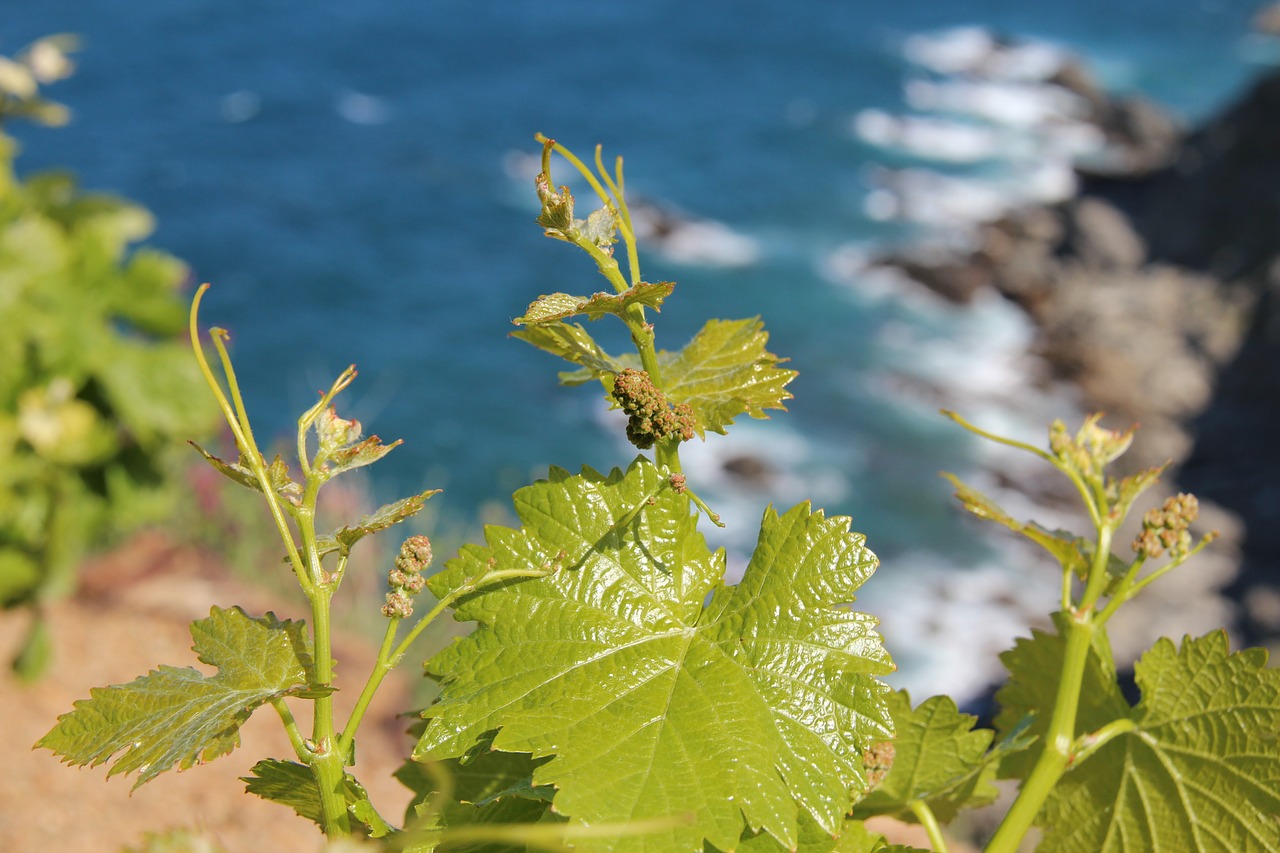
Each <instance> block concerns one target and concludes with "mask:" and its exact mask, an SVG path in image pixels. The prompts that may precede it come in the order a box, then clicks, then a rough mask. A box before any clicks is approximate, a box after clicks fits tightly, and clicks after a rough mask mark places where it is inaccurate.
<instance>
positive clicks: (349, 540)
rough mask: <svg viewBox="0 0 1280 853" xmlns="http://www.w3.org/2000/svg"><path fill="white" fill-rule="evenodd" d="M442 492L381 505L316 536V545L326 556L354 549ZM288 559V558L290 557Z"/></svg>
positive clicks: (417, 510) (429, 491) (416, 510)
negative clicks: (356, 518)
mask: <svg viewBox="0 0 1280 853" xmlns="http://www.w3.org/2000/svg"><path fill="white" fill-rule="evenodd" d="M439 493H440V489H430V490H428V491H425V492H422V493H421V494H417V495H410V496H409V497H407V498H401V499H400V500H398V501H394V502H392V503H389V504H385V505H383V506H380V507H378V508H377V509H376V510H374V511H373V512H372V513H370V514H368V515H362V516H360V518H359V520H357V521H356V522H355V523H354V524H348V525H345V526H343V527H339V528H338V529H337V530H335V531H333V532H332V533H327V534H325V535H323V536H318V537H316V548H317V549H318V550H319V552H320V556H321V557H323V556H325V555H326V554H331V553H333V552H335V551H347V552H348V553H349V552H350V551H351V548H352V547H353V546H354V545H355V544H356V543H357V542H359V541H360V540H361V539H363V538H364V537H366V536H368V535H370V534H371V533H377V532H378V531H380V530H386V529H387V528H388V527H393V526H395V525H397V524H399V523H400V522H402V521H404V520H406V519H409V518H412V517H413V516H415V515H417V514H418V513H419V512H421V511H422V508H423V507H424V506H425V505H426V503H427V499H428V498H430V497H431V496H432V495H436V494H439ZM286 559H288V558H287V557H286Z"/></svg>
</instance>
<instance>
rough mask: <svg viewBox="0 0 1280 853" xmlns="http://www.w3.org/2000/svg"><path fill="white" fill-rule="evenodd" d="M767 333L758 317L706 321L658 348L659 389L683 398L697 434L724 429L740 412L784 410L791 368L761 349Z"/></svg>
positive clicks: (671, 396)
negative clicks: (682, 341) (678, 343)
mask: <svg viewBox="0 0 1280 853" xmlns="http://www.w3.org/2000/svg"><path fill="white" fill-rule="evenodd" d="M768 340H769V335H768V333H767V332H765V331H764V324H763V323H762V322H761V321H760V318H758V317H755V318H751V319H748V320H710V321H708V322H707V324H706V325H705V326H703V327H702V330H701V331H700V332H698V334H696V335H694V337H693V340H691V341H689V343H688V344H686V345H685V347H684V349H682V350H680V351H679V352H678V353H669V352H660V353H658V361H659V363H660V364H661V366H662V390H663V392H664V393H665V394H666V395H667V399H668V400H670V401H671V402H672V403H688V404H689V405H690V406H692V407H693V411H694V414H695V415H696V417H697V423H698V427H697V429H698V435H699V437H705V436H706V430H711V431H712V432H718V433H724V432H725V427H727V426H728V425H729V424H731V423H733V419H734V418H735V417H737V416H738V415H741V414H744V413H745V414H748V415H750V416H751V417H753V418H767V417H768V415H766V414H765V412H764V410H765V409H783V410H785V409H786V406H784V405H782V403H783V401H784V400H790V399H791V394H790V393H789V392H788V391H787V390H786V386H787V383H789V382H790V381H791V380H792V379H794V378H795V377H796V375H797V374H796V372H795V371H794V370H783V369H781V368H779V367H778V364H779V363H780V362H781V361H783V359H780V358H778V357H777V356H776V355H774V354H773V353H771V352H769V351H767V350H766V349H765V344H766V343H767V342H768Z"/></svg>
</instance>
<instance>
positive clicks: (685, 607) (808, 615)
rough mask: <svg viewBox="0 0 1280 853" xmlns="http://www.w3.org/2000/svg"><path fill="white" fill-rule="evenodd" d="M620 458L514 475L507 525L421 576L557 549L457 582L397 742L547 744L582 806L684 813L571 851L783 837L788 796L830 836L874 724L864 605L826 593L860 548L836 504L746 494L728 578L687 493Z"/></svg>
mask: <svg viewBox="0 0 1280 853" xmlns="http://www.w3.org/2000/svg"><path fill="white" fill-rule="evenodd" d="M665 485H666V480H665V478H664V477H662V476H661V475H660V474H659V472H658V471H657V469H656V468H655V467H654V466H653V464H652V463H650V462H648V461H647V460H645V459H644V458H642V457H641V458H638V459H637V460H636V461H635V462H633V463H632V465H631V467H630V468H629V469H628V471H627V472H626V474H625V475H624V474H623V473H622V472H620V471H617V470H615V471H613V472H612V473H611V474H610V475H608V476H607V477H606V476H603V475H601V474H598V473H596V472H594V471H592V470H590V469H584V471H583V473H582V474H581V475H580V476H573V475H570V474H569V473H568V472H566V471H563V470H560V469H554V468H553V469H552V470H551V473H550V476H549V479H547V480H543V481H540V482H538V483H535V484H534V485H532V486H529V487H527V488H524V489H521V490H520V491H518V492H517V493H516V495H515V504H516V511H517V514H518V515H519V517H520V519H521V520H522V521H523V522H524V524H525V526H524V527H523V528H521V529H519V530H512V529H508V528H500V527H490V528H488V529H487V530H486V541H487V543H488V544H487V547H480V546H467V547H466V548H464V549H463V550H462V552H461V554H460V556H459V557H458V558H457V559H455V560H453V561H451V562H450V563H449V564H448V565H447V566H446V568H445V570H444V571H443V572H441V573H439V574H437V575H435V576H434V577H433V578H432V579H431V581H430V584H431V588H432V591H433V592H434V593H435V594H436V595H437V596H440V595H444V594H447V593H448V592H449V591H450V590H452V589H456V588H458V587H459V586H460V585H462V584H464V583H466V582H467V580H468V579H469V578H475V577H479V576H480V575H482V574H484V573H485V572H487V571H491V570H494V569H497V570H501V569H506V568H522V567H530V566H534V567H537V566H544V565H560V566H562V567H563V568H561V569H560V570H559V571H558V572H556V573H554V574H552V575H549V576H547V577H544V578H537V579H526V580H520V581H512V582H507V583H505V584H500V585H494V586H486V587H483V588H481V589H480V590H477V591H476V592H474V593H471V594H469V595H468V596H465V597H464V598H462V599H460V600H459V602H458V606H457V616H458V618H459V619H467V620H475V621H477V622H478V623H480V624H479V626H478V627H477V628H476V630H475V631H474V632H473V633H472V634H471V635H470V636H468V637H466V638H464V639H461V640H459V641H457V642H456V643H454V644H453V645H452V646H450V647H449V648H447V649H445V650H444V651H443V652H441V653H440V654H438V655H437V656H436V657H435V658H433V659H432V660H431V661H429V662H428V671H429V672H431V673H432V674H433V675H435V676H436V677H438V678H439V679H440V680H441V682H442V691H443V692H442V696H441V700H440V701H439V703H438V704H436V705H434V706H432V707H431V708H429V709H428V710H427V712H425V713H426V716H427V717H428V718H429V724H428V726H427V729H426V731H425V733H424V734H423V737H422V739H421V741H420V742H419V744H418V747H417V749H416V750H415V753H414V757H415V759H418V760H427V759H433V758H434V759H439V758H449V757H457V756H461V755H464V754H465V753H466V752H467V751H468V750H469V749H471V748H472V746H473V744H475V743H477V742H478V741H481V740H483V739H484V738H485V737H488V736H490V733H492V732H493V731H494V730H497V735H496V736H495V737H494V739H493V747H494V748H495V749H498V750H503V751H510V752H525V753H530V754H531V755H533V756H534V757H538V758H540V757H544V756H554V757H553V758H552V759H551V760H550V761H548V762H547V763H546V764H543V765H541V766H539V767H538V768H537V769H536V770H535V771H534V775H533V782H534V784H536V785H554V786H556V788H557V789H558V791H557V794H556V798H555V808H556V810H557V811H558V812H560V813H562V814H566V815H568V816H570V818H571V819H573V820H576V821H580V822H581V823H583V824H586V825H591V824H597V823H600V822H605V821H630V820H637V819H645V818H657V817H665V816H669V815H681V814H692V815H693V817H694V819H695V820H694V822H693V823H692V824H691V825H689V826H681V827H678V828H673V829H671V830H670V831H667V832H663V833H657V834H654V835H643V836H630V837H623V838H613V839H590V840H585V839H584V840H581V841H579V842H577V843H579V844H580V846H581V847H582V848H583V849H588V850H609V851H614V850H626V851H663V853H670V851H679V850H688V851H701V850H702V849H703V840H704V838H705V839H706V840H707V841H709V842H710V843H711V844H713V845H715V846H717V847H719V848H721V849H732V847H733V846H734V845H735V844H736V843H737V841H738V839H739V837H740V836H741V835H742V833H743V831H744V830H745V829H747V828H748V827H750V828H751V829H752V830H756V829H763V830H764V831H766V832H768V833H769V834H770V835H771V836H773V837H774V838H776V839H778V840H779V841H781V842H783V843H784V845H786V846H787V847H788V848H790V847H791V846H793V845H794V844H795V843H796V841H797V821H798V813H799V811H801V810H804V811H807V812H809V813H810V814H811V815H812V816H813V817H814V818H815V819H816V820H817V822H818V823H819V824H820V825H821V826H822V827H823V828H824V829H825V830H826V831H827V832H828V833H829V834H834V833H835V832H836V831H838V829H839V828H840V825H841V822H842V820H843V818H844V814H845V812H846V811H847V810H848V808H849V803H850V798H851V792H853V791H858V790H861V789H863V788H864V787H865V781H864V779H863V777H862V751H863V749H864V748H865V747H866V746H867V745H869V744H870V743H873V742H878V741H882V740H885V739H887V738H889V737H890V736H891V734H892V728H891V720H890V718H889V715H888V712H887V710H886V708H885V705H884V694H885V693H886V692H887V690H888V688H887V687H885V686H884V685H883V684H882V683H881V682H880V681H879V680H878V679H877V678H876V676H878V675H883V674H886V673H888V672H890V671H892V669H893V664H892V662H891V661H890V659H889V656H888V654H887V653H886V652H885V650H884V648H883V645H882V644H881V641H880V637H879V636H878V635H877V634H876V632H875V630H874V629H875V625H876V620H875V619H874V618H872V617H870V616H867V615H865V614H861V613H857V612H854V611H852V610H850V609H848V608H846V607H844V606H843V605H845V604H847V603H848V602H851V601H852V600H853V599H854V591H855V590H857V588H858V587H859V586H861V584H862V583H863V582H864V581H865V580H866V579H867V578H868V577H870V575H871V573H872V572H873V571H874V570H875V567H876V565H877V562H876V558H875V556H874V555H873V554H872V553H871V552H870V551H869V550H867V549H866V547H865V545H864V538H863V537H862V536H861V535H859V534H854V533H850V532H849V520H848V519H847V518H830V519H828V518H825V517H824V516H823V514H822V513H821V512H811V511H810V509H809V507H808V505H807V504H802V505H800V506H797V507H795V508H793V509H792V510H790V511H788V512H787V513H786V514H784V515H782V516H779V515H778V514H777V513H776V512H774V511H773V510H772V509H769V510H768V511H766V513H765V517H764V520H763V523H762V526H761V532H760V539H759V544H758V545H757V548H756V551H755V554H754V555H753V557H752V559H751V562H750V564H749V566H748V567H747V570H746V573H745V575H744V576H743V579H742V582H741V583H740V584H738V585H737V586H736V587H726V586H724V585H723V583H722V576H723V573H724V553H723V551H720V552H717V553H715V554H712V553H711V551H710V550H709V549H708V548H707V545H706V542H705V540H704V539H703V537H702V535H701V534H700V533H698V531H697V527H696V523H697V518H696V516H695V515H693V514H691V513H690V503H689V501H688V498H687V496H685V495H681V494H676V493H675V492H674V491H673V490H671V489H669V488H666V487H665Z"/></svg>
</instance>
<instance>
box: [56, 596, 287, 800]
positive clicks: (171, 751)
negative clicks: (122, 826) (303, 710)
mask: <svg viewBox="0 0 1280 853" xmlns="http://www.w3.org/2000/svg"><path fill="white" fill-rule="evenodd" d="M191 635H192V637H193V638H194V640H195V645H194V647H193V648H194V649H195V652H196V654H197V655H198V656H199V659H200V661H201V662H202V663H206V664H209V665H210V666H215V667H217V668H218V673H217V674H216V675H214V676H212V677H206V676H205V675H204V674H203V673H201V672H200V671H199V670H196V669H194V668H192V667H183V668H178V667H173V666H162V667H160V668H159V669H157V670H153V671H152V672H150V673H148V674H147V675H145V676H142V677H141V678H137V679H135V680H134V681H131V682H130V683H128V684H120V685H116V686H113V687H96V688H93V689H92V690H90V691H89V696H90V698H88V699H80V700H77V701H76V702H75V706H74V710H72V711H71V712H69V713H66V714H63V715H62V716H61V717H59V718H58V723H57V725H55V726H54V727H53V728H52V729H51V730H50V731H49V733H48V734H46V735H45V736H44V737H42V738H41V739H40V740H39V741H38V742H37V743H36V746H38V747H45V748H46V749H51V750H53V751H54V752H55V753H57V754H58V755H60V756H62V760H63V762H64V763H66V764H72V765H77V766H79V765H88V766H90V767H96V766H97V765H99V764H102V763H104V762H107V761H111V760H112V757H113V756H116V757H115V760H114V762H113V763H112V765H111V769H110V771H108V773H107V776H108V778H109V777H111V776H114V775H115V774H117V773H126V774H127V773H131V772H136V773H137V774H138V779H137V781H136V782H134V784H133V787H134V789H135V790H136V789H137V788H138V787H139V786H141V785H142V784H143V783H145V782H149V781H150V780H152V779H154V778H155V777H156V776H158V775H160V774H161V773H163V772H164V771H166V770H169V769H170V768H172V767H174V766H175V765H176V766H177V767H178V769H179V770H185V769H187V768H188V767H191V766H192V765H194V764H204V763H206V762H208V761H211V760H213V759H215V758H218V757H219V756H222V755H226V754H227V753H229V752H231V750H233V749H235V748H236V747H237V746H239V745H240V735H239V729H240V726H242V725H243V724H244V722H245V720H247V719H249V715H250V714H252V713H253V711H254V710H255V709H256V708H257V707H258V706H260V705H262V704H263V703H265V702H268V701H270V700H272V699H275V698H277V697H281V696H287V695H290V694H293V693H301V692H306V691H307V690H308V685H309V684H310V683H311V681H312V661H311V653H310V650H309V642H310V641H309V640H308V638H307V634H306V631H305V626H304V624H303V623H302V622H294V621H292V620H285V621H284V622H281V621H279V620H278V619H276V617H275V614H273V613H268V614H267V615H265V616H262V617H259V618H256V619H255V618H250V617H249V616H247V615H245V613H244V611H243V610H241V609H239V608H238V607H235V608H232V609H230V610H223V609H221V608H218V607H215V608H213V610H212V612H211V613H210V614H209V617H208V618H206V619H200V620H198V621H196V622H193V623H191Z"/></svg>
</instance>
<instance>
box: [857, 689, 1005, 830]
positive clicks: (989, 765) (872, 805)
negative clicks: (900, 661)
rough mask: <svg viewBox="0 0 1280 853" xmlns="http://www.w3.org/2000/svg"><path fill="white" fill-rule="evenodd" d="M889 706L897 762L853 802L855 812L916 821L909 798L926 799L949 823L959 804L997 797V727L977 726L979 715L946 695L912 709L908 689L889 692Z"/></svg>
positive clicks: (965, 805)
mask: <svg viewBox="0 0 1280 853" xmlns="http://www.w3.org/2000/svg"><path fill="white" fill-rule="evenodd" d="M889 710H890V712H891V713H892V714H893V726H894V729H895V730H896V731H897V735H896V737H895V738H894V741H893V747H894V753H893V759H892V766H891V767H890V768H889V771H888V773H887V775H886V776H885V777H884V781H883V782H881V783H880V785H879V786H878V787H876V789H875V790H873V791H872V792H871V793H870V794H868V795H867V796H866V797H864V798H863V799H862V800H860V801H858V803H857V804H856V805H854V807H853V816H854V817H859V818H864V819H865V818H868V817H872V816H874V815H890V816H892V817H895V818H897V819H899V820H905V821H908V822H912V823H914V822H915V820H916V818H915V815H914V814H913V813H912V812H911V808H910V804H911V802H912V801H913V800H923V801H924V802H925V803H926V804H927V805H928V806H929V808H930V809H931V810H932V811H933V814H934V816H935V817H936V818H937V819H938V820H939V821H940V822H942V823H949V822H951V821H952V820H953V819H954V818H955V816H956V814H957V813H958V812H959V811H960V809H962V808H972V807H975V806H982V805H986V804H987V803H989V802H991V801H992V800H994V799H995V797H996V795H997V794H998V793H999V792H998V791H997V790H996V788H995V786H994V785H993V784H992V780H993V779H994V778H995V774H996V763H997V761H998V760H999V753H998V752H992V753H988V751H987V748H988V747H989V746H990V745H991V738H992V736H993V734H994V733H993V732H992V731H991V730H990V729H976V730H975V729H974V728H973V724H974V722H975V721H976V720H977V718H976V717H973V716H970V715H969V714H961V713H960V709H959V708H957V707H956V703H955V702H954V701H952V700H951V699H950V698H949V697H946V696H934V697H931V698H929V699H926V700H925V701H924V702H922V703H921V704H920V707H918V708H916V709H915V710H914V711H913V710H911V698H910V697H909V696H908V695H907V692H906V691H905V690H903V691H898V692H896V693H893V694H891V695H890V697H889Z"/></svg>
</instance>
